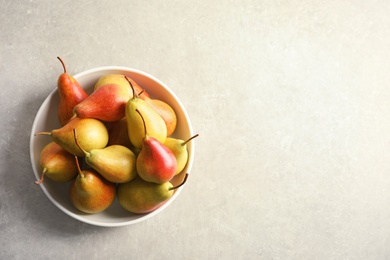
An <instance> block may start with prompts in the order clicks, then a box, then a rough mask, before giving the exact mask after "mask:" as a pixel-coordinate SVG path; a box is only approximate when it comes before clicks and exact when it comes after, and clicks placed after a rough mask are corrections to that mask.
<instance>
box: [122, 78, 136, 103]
mask: <svg viewBox="0 0 390 260" xmlns="http://www.w3.org/2000/svg"><path fill="white" fill-rule="evenodd" d="M125 79H126V80H127V82H129V84H130V87H131V90H132V91H133V98H136V97H138V95H137V94H136V93H135V90H134V86H133V83H131V81H130V79H129V78H128V77H127V76H125Z"/></svg>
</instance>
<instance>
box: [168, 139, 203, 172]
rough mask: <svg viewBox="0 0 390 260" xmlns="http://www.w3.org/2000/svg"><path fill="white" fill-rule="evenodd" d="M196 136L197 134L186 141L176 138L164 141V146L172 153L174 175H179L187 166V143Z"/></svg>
mask: <svg viewBox="0 0 390 260" xmlns="http://www.w3.org/2000/svg"><path fill="white" fill-rule="evenodd" d="M198 136H199V134H196V135H194V136H192V137H191V138H189V139H188V140H186V141H184V140H181V139H178V138H173V137H168V138H167V139H166V140H165V142H164V145H165V146H166V147H168V148H169V150H171V151H172V153H173V155H174V156H175V158H176V164H177V167H176V173H175V175H177V174H179V173H180V172H181V171H182V170H183V169H184V167H185V166H186V164H187V161H188V151H187V143H188V142H189V141H191V140H192V139H194V138H195V137H198Z"/></svg>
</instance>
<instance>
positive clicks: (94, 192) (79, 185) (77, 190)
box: [69, 156, 116, 213]
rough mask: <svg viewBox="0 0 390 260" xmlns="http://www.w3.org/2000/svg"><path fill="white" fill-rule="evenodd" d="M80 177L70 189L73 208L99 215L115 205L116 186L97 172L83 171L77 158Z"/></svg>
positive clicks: (78, 176)
mask: <svg viewBox="0 0 390 260" xmlns="http://www.w3.org/2000/svg"><path fill="white" fill-rule="evenodd" d="M75 160H76V164H77V168H78V172H79V173H78V175H77V177H76V179H75V180H74V181H73V182H72V184H71V186H70V189H69V197H70V201H71V202H72V204H73V206H75V208H77V209H78V210H80V211H82V212H84V213H98V212H102V211H104V210H106V209H107V208H108V207H109V206H111V204H112V203H113V201H114V199H115V195H116V185H115V184H114V183H112V182H109V181H107V180H106V179H104V178H103V177H102V176H101V175H100V174H99V173H97V172H96V171H95V170H93V169H91V170H84V171H82V170H81V168H80V165H79V162H78V159H77V156H75Z"/></svg>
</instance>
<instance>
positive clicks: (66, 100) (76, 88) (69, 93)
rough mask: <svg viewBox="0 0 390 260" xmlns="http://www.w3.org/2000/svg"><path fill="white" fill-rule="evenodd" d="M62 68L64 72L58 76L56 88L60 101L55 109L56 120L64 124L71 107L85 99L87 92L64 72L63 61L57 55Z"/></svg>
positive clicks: (70, 116)
mask: <svg viewBox="0 0 390 260" xmlns="http://www.w3.org/2000/svg"><path fill="white" fill-rule="evenodd" d="M57 58H58V59H59V61H60V62H61V64H62V67H63V68H64V72H63V73H62V74H61V75H60V76H59V78H58V82H57V90H58V94H59V96H60V101H59V104H58V109H57V116H58V120H59V121H60V124H61V126H64V125H65V124H66V123H67V122H68V121H69V120H70V119H71V118H72V116H73V108H74V107H75V106H76V105H77V104H78V103H80V102H81V101H83V100H84V99H86V98H87V97H88V94H87V93H86V92H85V91H84V89H83V88H82V87H81V86H80V84H79V83H78V81H77V80H76V79H75V78H73V77H72V76H71V75H69V74H68V73H67V72H66V66H65V63H64V62H63V61H62V59H61V58H60V57H57Z"/></svg>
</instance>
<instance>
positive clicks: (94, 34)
mask: <svg viewBox="0 0 390 260" xmlns="http://www.w3.org/2000/svg"><path fill="white" fill-rule="evenodd" d="M0 6H1V10H0V12H1V16H0V33H1V38H0V46H1V49H0V61H1V62H0V85H1V103H0V111H1V124H0V132H1V135H0V146H1V152H0V163H1V170H0V171H1V175H0V200H1V201H0V233H1V235H0V259H389V258H390V247H389V243H390V206H389V205H390V192H389V188H390V175H389V172H390V152H389V151H390V102H389V100H390V86H389V82H390V73H389V70H388V68H389V67H390V48H389V46H390V16H389V13H390V2H387V1H360V0H359V1H343V0H342V1H338V0H337V1H334V0H331V1H309V0H296V1H274V0H272V1H271V0H262V1H255V0H252V1H251V0H244V1H204V0H200V1H193V2H189V1H170V0H168V1H124V0H119V1H68V0H65V1H49V0H42V1H36V0H30V1H26V0H22V1H5V0H0ZM56 56H61V57H62V58H63V59H64V60H65V61H66V63H67V65H68V71H69V72H70V73H71V74H76V73H78V72H81V71H84V70H87V69H90V68H94V67H99V66H104V65H118V66H127V67H132V68H136V69H140V70H143V71H146V72H148V73H150V74H152V75H154V76H156V77H157V78H159V79H161V80H162V81H163V82H165V83H166V84H167V85H168V86H170V88H171V89H172V90H173V91H174V92H175V93H176V94H177V95H178V96H179V97H180V99H181V100H182V102H183V103H184V104H185V106H186V107H187V110H188V113H189V115H190V116H191V118H192V123H193V126H194V131H195V132H197V133H199V134H200V137H199V138H198V139H197V140H196V154H195V163H194V167H193V170H192V173H191V178H190V179H189V182H188V184H187V186H186V188H185V189H184V190H183V192H182V193H181V195H180V196H179V198H178V199H177V200H176V201H175V202H174V203H173V204H172V205H170V206H169V207H168V208H167V209H166V210H165V211H163V212H162V213H160V214H158V215H157V216H155V217H154V218H152V219H149V220H147V221H145V222H142V223H139V224H137V225H132V226H128V227H121V228H99V227H95V226H91V225H88V224H84V223H81V222H78V221H76V220H73V219H71V218H70V217H68V216H67V215H65V214H63V213H62V212H61V211H60V210H59V209H57V208H56V207H55V206H54V205H53V204H52V203H51V202H50V201H49V200H48V199H47V198H46V197H45V195H44V193H43V192H42V191H41V189H40V188H39V187H37V186H35V185H34V183H33V182H34V176H33V172H32V169H31V164H30V158H29V136H30V130H31V127H32V122H33V120H34V116H35V113H36V112H37V111H38V109H39V107H40V105H41V103H42V102H43V100H44V99H45V97H46V96H47V95H48V94H49V93H50V92H51V91H52V90H53V89H54V88H55V87H56V79H57V77H58V75H59V73H60V72H61V67H60V64H59V62H58V60H57V59H56Z"/></svg>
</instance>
